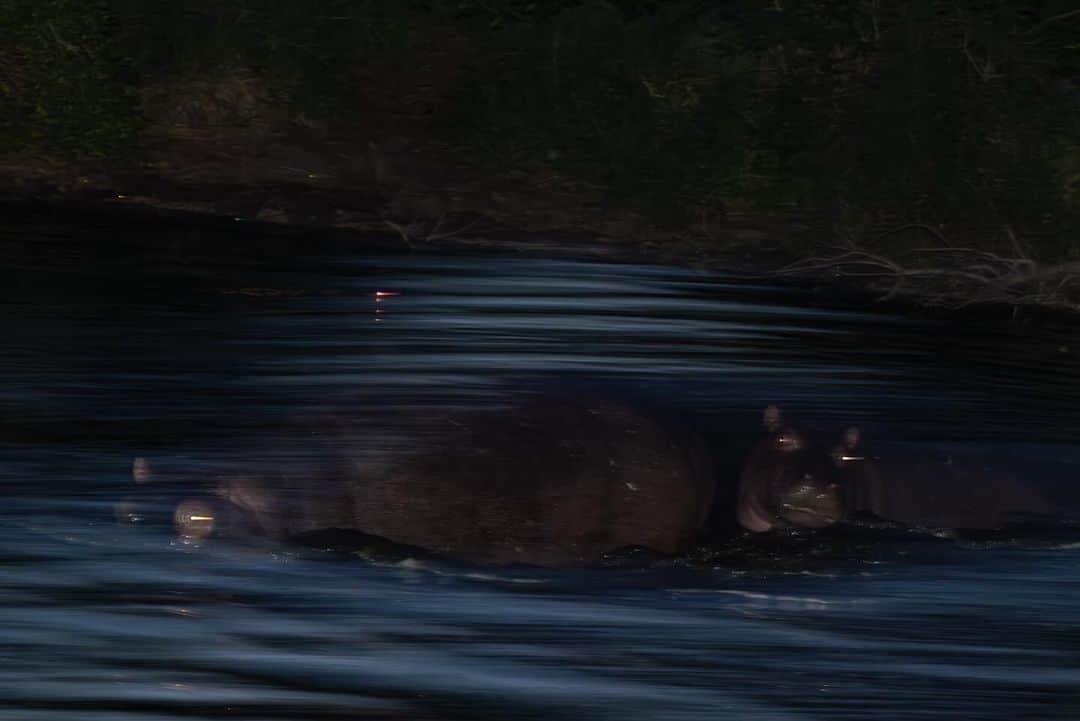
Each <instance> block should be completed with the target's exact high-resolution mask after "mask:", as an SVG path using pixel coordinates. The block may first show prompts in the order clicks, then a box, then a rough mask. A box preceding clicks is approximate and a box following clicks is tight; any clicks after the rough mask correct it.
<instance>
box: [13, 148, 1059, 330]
mask: <svg viewBox="0 0 1080 721" xmlns="http://www.w3.org/2000/svg"><path fill="white" fill-rule="evenodd" d="M148 137H149V138H150V139H149V140H147V141H146V142H145V145H144V147H141V148H139V149H138V153H137V154H138V156H139V157H140V158H142V159H141V160H138V161H136V160H129V161H126V162H115V161H111V162H83V163H77V162H72V161H60V160H41V159H30V158H11V157H9V158H5V159H0V202H3V204H4V205H6V206H7V207H8V212H9V213H11V212H14V213H18V212H23V211H28V212H35V209H36V210H39V211H40V210H45V211H46V212H49V213H66V214H91V215H96V216H104V217H111V218H116V219H139V218H142V219H148V220H155V221H162V222H168V223H172V224H189V225H195V226H199V225H208V226H212V227H221V226H237V225H238V224H243V226H245V228H246V229H249V230H257V231H259V232H265V233H266V234H267V237H268V241H267V242H274V241H271V240H269V238H271V237H273V238H276V239H277V240H281V239H282V238H285V237H288V236H290V234H292V235H295V234H298V233H299V234H301V235H304V234H307V235H310V234H311V233H316V234H319V236H320V237H323V238H332V239H333V242H334V244H335V245H336V246H338V247H341V248H343V249H344V248H348V249H354V250H355V251H356V252H366V251H372V250H380V251H397V252H421V253H423V252H432V253H446V252H464V251H470V250H471V251H484V252H507V253H516V254H520V253H527V254H535V255H547V256H559V257H572V258H599V259H606V260H613V261H617V260H633V261H638V262H659V263H665V264H673V265H680V266H689V267H699V268H707V269H715V270H724V271H726V272H736V273H740V274H748V275H754V276H761V277H767V278H770V279H774V280H779V281H784V282H795V283H799V284H810V285H813V286H817V287H820V288H821V289H822V291H823V292H825V293H836V294H841V295H849V294H852V293H854V294H856V295H861V296H865V297H867V298H868V299H871V300H875V301H889V302H894V303H900V304H901V305H905V306H914V307H931V308H933V307H936V308H946V309H957V308H968V307H978V308H986V309H990V310H992V312H994V313H995V314H997V313H1004V314H1010V313H1011V314H1014V315H1015V314H1016V313H1018V312H1020V310H1021V309H1023V310H1025V311H1030V310H1033V309H1038V310H1040V311H1046V310H1049V311H1054V312H1066V313H1074V312H1076V311H1077V310H1080V293H1078V292H1077V290H1078V289H1077V288H1075V287H1074V282H1073V275H1074V273H1075V271H1076V270H1078V268H1077V267H1074V266H1080V263H1073V262H1066V263H1056V264H1042V263H1038V262H1036V261H1035V260H1033V259H1031V258H1029V257H1027V256H1026V255H1025V254H1024V252H1023V250H1022V248H1021V247H1020V243H1019V241H1016V239H1015V237H1013V238H1012V241H1013V245H1014V247H1015V253H1013V254H1009V253H1003V254H996V253H991V252H989V251H985V250H981V249H975V248H966V247H958V246H956V245H955V244H953V243H951V242H950V239H949V238H948V237H947V235H946V233H947V229H944V228H935V227H929V226H921V225H895V226H891V227H890V226H883V227H881V228H877V229H869V230H868V229H862V232H861V237H863V238H870V240H864V241H861V242H860V243H856V242H855V241H854V240H852V238H853V237H854V236H853V235H852V231H851V229H846V230H845V229H837V228H835V227H834V225H833V224H831V223H830V222H829V221H828V220H827V219H826V218H825V217H823V216H822V215H820V214H814V213H808V212H789V213H781V212H773V213H740V212H725V211H724V210H723V209H722V208H720V207H704V206H701V205H700V204H699V205H697V206H696V207H687V208H685V209H684V210H685V212H684V213H682V216H683V217H682V218H681V219H680V220H677V221H669V222H664V221H662V220H658V219H657V218H656V217H655V215H654V214H648V213H646V212H642V211H639V210H636V209H635V208H633V207H629V206H628V205H627V204H626V203H625V202H623V201H620V200H618V199H617V198H614V196H613V195H612V193H611V192H610V190H609V189H607V188H604V187H601V186H598V185H595V184H590V183H586V182H584V181H580V180H575V179H572V178H567V177H563V176H561V175H559V173H558V172H557V171H556V170H554V169H553V167H551V166H535V167H524V166H522V167H514V168H501V167H497V166H494V165H491V164H485V163H482V162H471V161H470V160H468V159H467V157H466V154H464V153H463V151H461V150H460V149H454V148H451V147H448V146H445V145H439V144H436V143H433V142H428V141H425V142H420V141H415V142H414V141H409V140H407V139H404V138H401V137H391V138H389V139H380V140H378V141H375V140H367V141H362V140H356V139H353V140H352V141H350V142H346V141H344V140H342V141H326V142H319V143H315V142H308V143H305V142H302V141H301V140H293V141H289V140H287V139H281V140H278V141H275V142H271V143H268V144H262V143H255V142H248V141H245V140H244V132H243V128H234V129H232V130H230V131H227V132H226V131H224V130H218V131H216V132H214V133H212V134H209V133H190V132H186V131H183V130H182V129H176V128H174V129H173V130H172V131H171V132H170V133H167V134H166V133H165V132H164V131H163V130H160V129H159V130H158V131H157V132H156V134H154V133H151V134H150V136H148ZM871 230H872V232H870V231H871ZM1006 230H1007V231H1008V232H1010V233H1011V230H1010V229H1006ZM843 233H847V236H848V239H847V240H844V241H838V240H837V237H838V235H840V234H843ZM874 238H876V239H877V240H878V241H880V243H879V244H878V245H875V244H874V240H873V239H874Z"/></svg>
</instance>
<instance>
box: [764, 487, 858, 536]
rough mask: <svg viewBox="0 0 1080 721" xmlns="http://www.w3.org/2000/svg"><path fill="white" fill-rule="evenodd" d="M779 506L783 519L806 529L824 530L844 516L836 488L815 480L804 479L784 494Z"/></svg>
mask: <svg viewBox="0 0 1080 721" xmlns="http://www.w3.org/2000/svg"><path fill="white" fill-rule="evenodd" d="M778 505H779V508H778V510H779V514H778V515H779V516H780V517H781V518H783V519H784V520H785V521H787V522H788V523H790V524H791V525H793V526H801V527H804V528H824V527H825V526H830V525H832V524H834V523H836V522H837V521H839V520H840V518H841V516H842V509H841V507H840V498H839V494H838V493H837V491H836V488H835V487H834V486H822V485H821V484H820V483H817V482H816V481H814V480H813V479H804V480H803V481H802V482H800V483H799V484H797V485H796V486H795V487H793V488H791V489H790V490H789V491H788V492H787V493H784V494H783V497H782V498H781V499H780V503H779V504H778Z"/></svg>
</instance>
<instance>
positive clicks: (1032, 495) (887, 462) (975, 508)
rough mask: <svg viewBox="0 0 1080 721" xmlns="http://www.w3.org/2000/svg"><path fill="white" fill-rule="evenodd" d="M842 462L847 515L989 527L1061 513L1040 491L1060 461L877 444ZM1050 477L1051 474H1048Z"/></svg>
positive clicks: (961, 448)
mask: <svg viewBox="0 0 1080 721" xmlns="http://www.w3.org/2000/svg"><path fill="white" fill-rule="evenodd" d="M850 455H851V456H853V457H854V458H855V460H851V461H847V462H846V463H845V462H842V461H841V468H842V474H843V485H844V487H845V491H846V493H845V505H846V508H847V514H848V515H849V516H852V517H854V516H858V515H860V514H870V515H873V516H876V517H878V518H881V519H884V520H888V521H894V522H896V523H901V524H904V525H908V526H922V527H929V528H958V529H995V528H1002V527H1005V526H1008V525H1010V524H1014V523H1017V522H1024V521H1032V520H1040V519H1043V520H1045V519H1050V518H1056V517H1061V516H1063V515H1067V509H1066V508H1064V507H1062V506H1060V505H1059V504H1056V503H1054V502H1052V501H1051V500H1050V498H1049V497H1048V496H1047V495H1046V493H1045V491H1046V490H1049V487H1050V486H1051V485H1052V484H1053V483H1054V482H1055V481H1056V480H1057V479H1055V478H1054V477H1053V476H1054V475H1056V471H1059V470H1060V466H1052V467H1046V466H1043V467H1040V466H1038V465H1036V464H1032V463H1029V462H1025V461H1024V460H1023V459H1020V458H1016V457H1012V456H1011V455H1010V454H1004V453H996V452H994V451H993V450H992V449H985V448H976V447H972V446H968V445H965V444H930V443H915V442H906V443H905V442H892V443H886V442H878V443H874V444H872V445H871V444H867V447H866V448H865V449H862V448H859V449H856V451H855V452H854V453H851V454H850ZM1048 474H1049V475H1048Z"/></svg>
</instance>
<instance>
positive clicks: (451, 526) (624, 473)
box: [135, 399, 715, 566]
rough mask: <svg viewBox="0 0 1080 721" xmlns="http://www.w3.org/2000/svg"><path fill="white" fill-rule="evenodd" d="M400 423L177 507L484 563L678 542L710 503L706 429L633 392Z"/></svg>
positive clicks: (208, 519) (694, 529)
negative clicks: (631, 397) (674, 418)
mask: <svg viewBox="0 0 1080 721" xmlns="http://www.w3.org/2000/svg"><path fill="white" fill-rule="evenodd" d="M398 421H400V419H397V421H394V420H391V421H388V423H389V425H391V426H393V427H394V428H396V429H398V430H395V431H393V432H390V433H387V434H384V435H382V436H374V435H371V434H368V433H363V432H361V433H352V434H344V435H338V436H335V437H334V439H333V440H332V441H326V440H325V439H323V440H322V441H317V440H311V441H310V443H311V444H312V446H311V448H309V449H308V451H307V453H306V454H301V455H317V456H332V457H333V458H334V460H333V461H332V462H322V461H318V462H311V463H306V464H304V463H296V462H294V461H290V462H287V463H280V462H277V461H274V460H272V459H271V461H270V462H269V463H264V464H262V465H261V466H260V465H257V464H256V465H254V466H253V467H252V472H250V473H241V474H232V475H226V476H224V477H223V478H222V479H221V480H220V481H219V482H216V483H215V486H216V488H215V489H214V492H213V493H212V494H210V495H209V496H207V497H204V498H201V499H198V498H193V499H188V500H186V501H184V502H182V503H181V504H180V505H179V506H178V507H177V511H176V524H177V527H178V529H179V530H180V532H181V533H183V534H185V535H188V536H205V535H209V534H211V533H220V532H223V531H224V532H225V533H230V532H232V533H237V532H242V533H253V534H261V535H264V536H268V537H271V538H276V539H289V538H296V537H300V536H304V535H305V534H310V533H312V532H315V531H320V530H324V529H346V530H352V531H359V532H362V533H364V534H371V535H373V536H379V537H383V538H386V539H389V540H390V541H393V542H395V543H398V544H405V545H408V546H415V547H420V548H424V549H428V550H430V551H432V552H435V553H436V554H439V555H443V556H447V557H453V558H458V559H463V560H468V561H473V562H484V563H498V564H506V563H527V564H539V565H554V566H559V565H572V564H589V563H594V562H597V561H599V560H600V559H601V558H602V557H603V556H604V554H606V553H608V552H610V551H615V550H617V549H621V548H625V547H634V546H637V547H645V548H648V549H652V550H654V551H659V552H661V553H667V554H670V553H676V552H679V551H681V550H683V549H685V548H686V547H687V545H688V544H690V543H691V541H692V540H693V539H694V538H695V536H696V535H697V534H698V533H699V532H700V531H701V529H702V526H703V523H704V522H705V520H706V516H707V514H708V512H709V510H710V508H711V507H712V500H713V495H714V492H715V485H714V484H715V480H714V474H713V471H712V464H711V463H710V454H709V452H708V451H707V449H706V448H705V447H704V445H703V443H702V442H701V440H700V438H699V437H698V436H697V434H696V433H694V432H693V431H692V430H690V429H689V428H687V427H683V426H680V425H673V424H671V423H669V422H666V421H661V420H659V419H658V418H656V417H654V416H653V415H652V414H650V413H648V412H645V411H643V410H641V409H639V408H636V407H633V406H631V405H629V404H626V403H621V402H616V401H610V400H598V401H587V400H581V399H562V400H560V399H539V400H531V401H525V402H521V403H514V404H512V405H511V406H509V407H499V408H487V409H475V410H467V411H454V412H446V413H439V414H423V417H422V418H419V419H417V418H413V419H411V420H410V421H409V422H398ZM291 458H295V454H294V455H293V456H291ZM135 472H136V474H141V475H145V474H146V473H147V468H146V467H145V466H144V465H142V463H141V462H140V465H138V466H137V467H136V469H135Z"/></svg>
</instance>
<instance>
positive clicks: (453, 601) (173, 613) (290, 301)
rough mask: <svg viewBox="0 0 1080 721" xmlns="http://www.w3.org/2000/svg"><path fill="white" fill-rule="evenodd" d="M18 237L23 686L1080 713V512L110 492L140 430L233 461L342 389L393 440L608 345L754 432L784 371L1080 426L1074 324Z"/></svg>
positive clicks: (637, 712) (16, 564) (9, 471)
mask: <svg viewBox="0 0 1080 721" xmlns="http://www.w3.org/2000/svg"><path fill="white" fill-rule="evenodd" d="M0 242H2V244H3V249H4V255H3V257H4V258H5V262H4V264H3V266H2V267H0V338H2V343H0V483H2V484H3V485H2V487H3V489H4V494H5V499H6V501H5V503H4V504H3V507H2V508H0V718H4V719H8V718H10V719H110V720H112V719H130V720H132V721H134V720H136V719H181V718H182V719H217V718H230V719H232V718H236V719H309V718H311V719H357V718H401V719H412V718H416V719H427V718H432V719H442V718H448V719H458V718H461V719H474V718H475V719H509V718H538V719H541V718H542V719H612V720H619V721H624V720H625V721H630V720H632V719H672V720H674V719H806V718H829V719H849V718H850V719H854V718H880V719H940V718H957V719H1026V718H1060V719H1068V718H1077V717H1078V716H1080V604H1078V603H1077V600H1076V599H1077V598H1080V536H1073V535H1072V534H1070V533H1067V532H1061V533H1049V532H1048V533H1047V534H1043V535H1038V536H1036V537H1026V538H1024V539H1020V540H1017V539H1013V538H1011V537H993V538H989V539H987V538H980V539H972V538H953V537H950V536H949V535H948V534H934V533H928V532H919V533H915V532H910V533H908V532H903V531H895V530H894V531H881V532H873V531H870V530H866V529H862V530H860V529H848V530H847V531H834V532H833V533H832V534H831V535H830V534H826V535H825V536H824V537H794V538H790V539H786V538H779V539H768V540H764V541H762V540H745V539H743V540H736V541H734V542H731V543H728V544H727V545H721V546H719V547H705V548H701V549H697V550H695V551H694V552H693V553H692V554H690V555H688V556H687V557H686V558H683V559H674V560H671V561H664V562H656V563H651V564H644V565H631V566H628V567H621V568H611V569H593V570H577V571H544V570H527V569H481V568H462V567H456V566H445V565H439V564H434V563H430V562H429V563H418V562H412V561H405V562H391V561H385V562H371V561H368V560H364V559H361V558H356V557H353V556H350V555H347V554H330V553H322V552H318V551H315V550H302V549H295V548H282V547H278V546H270V545H260V544H257V543H256V544H230V543H224V542H214V541H211V542H208V543H204V544H201V545H192V544H185V543H181V542H179V541H177V540H175V539H174V538H173V537H172V536H171V534H170V532H169V529H168V527H167V525H155V524H153V523H149V524H135V525H117V524H116V523H115V521H114V504H115V503H116V502H117V500H118V499H121V498H123V497H124V496H125V495H126V494H128V493H129V492H130V491H131V489H132V487H133V485H134V484H133V482H132V479H131V463H132V459H133V458H135V457H137V456H146V457H150V458H152V459H154V462H155V464H157V467H159V468H164V469H166V470H168V469H175V474H176V475H177V476H178V477H179V476H183V475H184V474H188V475H189V476H190V475H196V476H197V475H198V474H199V473H200V472H203V471H205V472H206V473H212V471H213V468H214V464H217V463H223V462H233V463H236V462H237V461H239V460H240V459H243V458H244V457H245V454H246V455H247V456H250V455H251V454H258V453H260V452H261V449H265V451H266V453H272V450H273V448H274V447H275V446H276V445H277V444H278V443H279V441H280V439H281V438H282V437H283V436H284V435H287V433H288V429H289V427H290V422H291V420H290V419H292V418H293V417H295V416H296V415H297V414H300V413H302V412H303V409H305V408H310V407H319V408H326V407H328V406H330V405H333V404H345V403H347V404H348V405H349V406H350V407H351V409H352V410H353V411H354V413H355V415H354V416H353V421H352V422H357V421H359V422H363V423H370V424H371V434H372V437H373V438H376V437H378V435H377V434H378V426H379V418H380V416H381V415H382V414H384V413H385V412H386V411H387V410H388V409H400V408H403V407H404V408H407V407H417V406H419V407H426V406H440V407H445V406H448V405H449V406H454V405H468V404H474V403H479V402H487V401H492V400H494V401H497V400H498V399H499V398H501V397H503V395H504V394H505V393H506V392H507V391H506V389H507V388H508V387H510V386H511V385H514V384H519V385H520V381H521V379H529V382H530V383H532V384H533V385H534V386H542V385H544V384H548V385H559V384H572V383H586V382H594V381H595V379H597V378H604V379H606V380H607V381H610V382H611V383H612V384H613V385H615V386H619V387H623V388H627V389H633V390H634V391H635V392H639V393H641V394H642V395H644V396H647V397H649V398H651V399H654V400H655V399H663V401H664V402H665V403H668V404H670V405H671V406H672V407H673V408H678V409H680V410H681V411H683V412H685V413H687V414H689V415H691V416H692V417H696V418H699V419H701V422H702V423H703V424H712V426H713V427H714V428H720V429H721V430H722V429H724V428H727V427H729V426H730V427H731V430H732V431H733V432H734V431H737V430H738V431H742V432H746V433H752V432H754V431H755V430H756V427H757V424H758V417H759V413H760V409H761V408H762V407H763V406H764V405H765V404H767V403H779V404H781V405H784V406H786V407H788V408H790V409H792V410H793V411H794V412H799V413H802V414H804V415H806V416H808V417H814V418H817V419H821V420H822V422H826V423H830V422H835V423H837V424H844V423H858V424H860V425H862V426H863V427H864V429H865V432H866V433H868V434H873V433H889V434H892V435H895V436H902V437H904V438H910V439H928V438H930V439H944V440H949V441H951V442H956V443H964V444H970V445H973V446H974V447H979V448H993V449H996V450H998V451H1002V452H1014V451H1015V452H1022V453H1028V454H1032V456H1033V457H1035V456H1045V457H1055V458H1056V457H1061V458H1077V457H1078V456H1080V449H1078V448H1077V446H1076V445H1075V440H1076V439H1077V438H1080V362H1078V361H1077V354H1080V333H1078V332H1077V329H1076V328H1075V327H1070V326H1067V325H1061V326H1054V325H1052V324H1045V323H1044V324H1040V325H1038V326H1026V327H1018V326H1007V325H1004V324H1001V323H995V322H990V321H976V320H973V319H971V318H957V319H951V320H940V319H938V320H935V319H927V318H915V317H905V316H903V315H898V314H895V313H886V312H882V311H881V310H880V309H876V308H875V307H873V306H863V307H856V306H850V305H847V306H845V305H843V304H840V303H836V302H829V301H828V299H827V298H823V297H818V296H815V295H812V294H810V293H808V292H805V291H802V290H798V289H792V288H784V287H774V286H769V285H764V284H759V283H750V282H746V281H742V280H739V279H736V278H727V277H723V276H717V275H709V274H705V273H701V272H694V271H687V270H678V269H672V268H662V267H655V266H647V265H632V264H619V265H614V264H612V265H606V264H599V263H586V262H575V261H567V260H543V259H535V258H524V257H523V258H506V257H502V258H492V257H433V256H430V255H423V254H420V255H411V256H407V255H392V254H380V255H369V256H360V255H351V254H347V253H343V252H341V248H340V247H335V248H331V247H330V246H329V245H327V244H320V243H318V242H314V241H313V242H312V243H311V244H310V245H308V246H302V244H301V243H300V242H297V243H295V244H293V245H292V246H291V247H285V248H283V247H282V246H281V244H273V245H270V246H269V249H266V248H264V245H263V244H261V243H260V242H259V239H258V238H257V237H252V234H251V233H244V234H241V233H240V232H239V231H237V232H236V233H232V234H230V233H224V232H213V233H211V232H205V233H201V234H196V233H194V231H190V230H188V231H180V230H176V229H169V228H166V227H158V226H152V225H135V226H119V225H116V224H112V225H110V224H104V223H101V222H96V223H95V222H88V221H81V222H78V223H76V222H74V221H72V222H67V221H63V220H59V221H50V222H46V221H43V220H42V219H40V218H38V219H36V220H33V221H27V222H22V223H9V225H8V226H7V227H5V228H4V229H3V231H2V233H0ZM331 251H333V252H331ZM380 291H381V292H384V293H394V294H396V295H386V296H381V300H377V296H376V293H377V292H380ZM740 424H742V425H744V427H743V428H741V429H737V428H736V427H735V426H738V425H740ZM1059 480H1062V479H1059ZM1077 480H1080V479H1064V480H1063V482H1070V483H1071V482H1074V481H1077ZM743 551H745V557H743V555H741V554H742V553H743Z"/></svg>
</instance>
